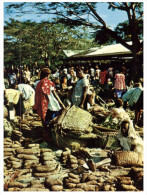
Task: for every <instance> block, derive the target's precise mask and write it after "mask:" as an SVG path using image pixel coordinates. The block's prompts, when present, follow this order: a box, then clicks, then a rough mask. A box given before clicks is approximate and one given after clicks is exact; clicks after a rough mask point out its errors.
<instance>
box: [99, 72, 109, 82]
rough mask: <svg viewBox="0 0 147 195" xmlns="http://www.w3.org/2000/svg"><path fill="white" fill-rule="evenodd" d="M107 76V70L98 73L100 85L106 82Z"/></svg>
mask: <svg viewBox="0 0 147 195" xmlns="http://www.w3.org/2000/svg"><path fill="white" fill-rule="evenodd" d="M107 74H108V71H107V70H105V71H101V72H100V80H101V85H104V84H105V83H106V82H107V80H106V75H107Z"/></svg>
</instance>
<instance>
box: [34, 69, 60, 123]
mask: <svg viewBox="0 0 147 195" xmlns="http://www.w3.org/2000/svg"><path fill="white" fill-rule="evenodd" d="M50 74H51V71H50V69H48V68H43V69H42V70H41V75H40V78H41V80H40V81H39V83H38V84H37V86H36V90H35V105H34V109H36V110H37V113H38V115H39V116H40V117H41V119H42V122H43V124H45V119H46V114H47V111H48V105H49V98H48V97H49V95H50V93H51V88H52V89H53V88H54V91H55V84H54V83H53V82H52V81H50V80H49V76H50ZM54 95H55V97H56V98H57V100H58V101H59V103H60V104H61V106H62V107H64V105H63V104H62V102H61V100H60V98H59V97H57V94H56V93H55V94H54Z"/></svg>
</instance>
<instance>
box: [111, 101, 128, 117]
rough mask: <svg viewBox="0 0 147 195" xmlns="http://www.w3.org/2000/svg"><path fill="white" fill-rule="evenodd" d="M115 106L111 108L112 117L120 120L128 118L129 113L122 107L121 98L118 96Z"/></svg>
mask: <svg viewBox="0 0 147 195" xmlns="http://www.w3.org/2000/svg"><path fill="white" fill-rule="evenodd" d="M115 105H116V108H112V109H111V112H112V113H113V115H112V116H113V117H116V118H119V119H121V120H124V119H130V117H129V115H128V114H127V112H126V111H125V110H124V109H123V105H124V103H123V100H122V99H120V98H118V99H117V100H116V102H115Z"/></svg>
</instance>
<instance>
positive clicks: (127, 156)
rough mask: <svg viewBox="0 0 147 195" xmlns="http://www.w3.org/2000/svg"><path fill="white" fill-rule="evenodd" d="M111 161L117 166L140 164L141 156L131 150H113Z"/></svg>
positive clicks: (141, 163)
mask: <svg viewBox="0 0 147 195" xmlns="http://www.w3.org/2000/svg"><path fill="white" fill-rule="evenodd" d="M113 161H114V163H115V164H116V165H118V166H142V165H143V162H142V156H140V155H139V154H138V153H136V152H133V151H115V152H114V153H113Z"/></svg>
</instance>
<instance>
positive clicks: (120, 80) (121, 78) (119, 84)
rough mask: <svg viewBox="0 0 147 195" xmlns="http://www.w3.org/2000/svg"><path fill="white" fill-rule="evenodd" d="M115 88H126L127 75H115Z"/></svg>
mask: <svg viewBox="0 0 147 195" xmlns="http://www.w3.org/2000/svg"><path fill="white" fill-rule="evenodd" d="M114 86H115V89H117V90H123V89H126V85H125V75H124V74H119V73H118V74H116V75H115V85H114Z"/></svg>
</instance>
